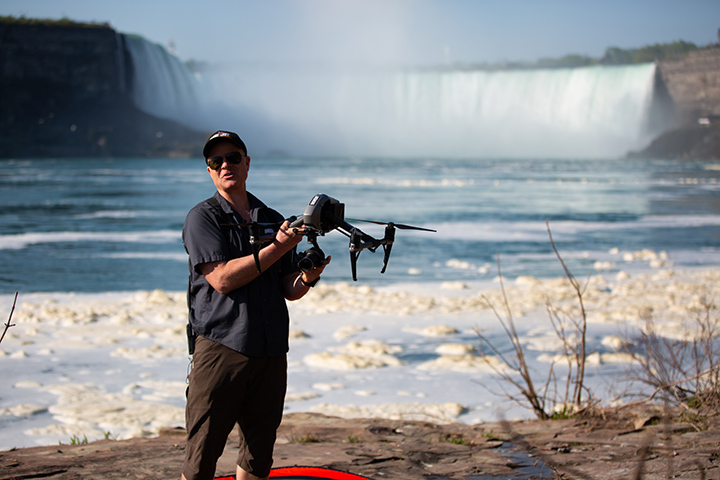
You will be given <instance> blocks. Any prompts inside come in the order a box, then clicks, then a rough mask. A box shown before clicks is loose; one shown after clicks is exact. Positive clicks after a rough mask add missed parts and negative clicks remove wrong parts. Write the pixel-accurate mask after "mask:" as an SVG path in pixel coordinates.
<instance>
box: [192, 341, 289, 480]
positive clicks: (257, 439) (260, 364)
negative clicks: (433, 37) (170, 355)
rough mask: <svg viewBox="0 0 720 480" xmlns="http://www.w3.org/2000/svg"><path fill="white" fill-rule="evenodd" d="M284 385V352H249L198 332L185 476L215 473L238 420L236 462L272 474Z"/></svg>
mask: <svg viewBox="0 0 720 480" xmlns="http://www.w3.org/2000/svg"><path fill="white" fill-rule="evenodd" d="M286 390H287V356H286V355H278V356H272V357H247V356H245V355H243V354H241V353H238V352H236V351H234V350H232V349H230V348H228V347H225V346H224V345H221V344H219V343H217V342H214V341H212V340H208V339H207V338H204V337H198V338H197V340H196V342H195V353H194V355H193V367H192V371H191V372H190V376H189V386H188V391H187V407H186V409H185V422H186V426H187V444H186V447H185V465H184V466H183V474H184V475H185V478H186V479H187V480H205V479H207V480H211V479H212V478H214V476H215V466H216V464H217V460H218V458H220V456H221V455H222V453H223V449H224V448H225V443H226V442H227V438H228V436H229V435H230V432H231V431H232V429H233V427H234V426H235V424H237V425H238V426H239V429H238V431H239V437H240V443H239V447H240V451H239V452H238V457H237V464H238V465H239V466H240V468H242V469H243V470H245V471H247V472H250V473H252V474H253V475H255V476H258V477H266V476H268V475H269V473H270V467H271V466H272V462H273V461H272V456H273V448H274V446H275V439H276V433H277V429H278V427H279V426H280V421H281V420H282V413H283V408H284V402H285V393H286Z"/></svg>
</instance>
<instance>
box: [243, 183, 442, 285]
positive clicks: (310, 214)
mask: <svg viewBox="0 0 720 480" xmlns="http://www.w3.org/2000/svg"><path fill="white" fill-rule="evenodd" d="M288 220H289V221H290V222H291V223H290V228H292V229H293V230H294V231H295V233H303V234H304V235H305V236H306V237H307V239H308V243H309V244H311V245H312V247H311V248H309V249H308V250H306V251H304V252H302V253H301V254H299V255H300V258H299V260H298V267H299V268H300V270H302V271H304V272H308V271H310V270H312V269H313V268H315V267H319V266H321V265H322V264H323V263H324V262H325V254H324V253H323V251H322V250H321V249H320V246H319V245H318V243H317V239H318V237H319V236H324V235H325V234H326V233H329V232H332V231H333V230H337V231H338V232H340V233H342V234H343V235H345V236H346V237H348V238H349V239H350V244H349V250H350V268H351V271H352V278H353V280H354V281H357V260H358V257H359V256H360V253H362V251H363V250H368V251H370V252H373V253H374V252H375V251H377V249H378V248H380V247H382V248H383V252H384V257H383V264H382V269H381V270H380V273H385V269H386V268H387V264H388V260H389V259H390V252H391V251H392V246H393V243H394V242H395V230H396V229H399V230H421V231H425V232H436V230H432V229H429V228H422V227H414V226H412V225H403V224H400V223H394V222H377V221H374V220H353V221H357V222H365V223H374V224H376V225H385V235H384V237H383V238H381V239H377V238H374V237H372V236H370V235H368V234H366V233H365V232H363V231H362V230H360V229H359V228H357V227H355V226H353V225H351V224H350V223H348V222H347V221H346V220H345V204H343V203H340V202H339V201H338V200H336V199H334V198H332V197H329V196H327V195H325V194H322V193H320V194H317V195H315V196H314V197H313V198H312V200H310V203H308V204H307V207H305V211H304V212H303V214H302V216H301V217H290V218H289V219H288ZM350 220H352V219H350ZM247 226H248V227H249V228H250V245H251V246H252V247H253V256H254V257H255V266H256V267H257V269H258V272H259V273H262V271H261V269H260V260H259V252H260V248H261V246H262V245H263V244H264V243H267V242H269V241H272V239H273V238H274V232H272V233H271V230H270V229H265V230H263V231H261V229H262V225H260V224H258V223H252V224H248V225H247Z"/></svg>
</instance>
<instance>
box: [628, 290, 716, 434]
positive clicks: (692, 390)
mask: <svg viewBox="0 0 720 480" xmlns="http://www.w3.org/2000/svg"><path fill="white" fill-rule="evenodd" d="M659 330H660V329H659V326H658V325H657V324H656V323H655V322H654V320H653V319H652V317H651V316H650V315H648V316H647V318H646V319H645V327H644V328H643V329H642V330H641V331H640V333H639V339H638V340H637V341H636V342H635V346H634V347H633V348H632V349H631V350H630V352H629V353H631V354H632V355H633V357H634V358H635V360H636V362H635V364H634V365H635V367H634V369H633V372H632V374H633V376H634V378H635V379H637V380H639V381H640V382H642V383H644V384H646V385H649V386H651V387H654V388H655V391H654V393H653V394H652V395H651V396H650V397H649V398H648V399H646V400H650V399H652V398H653V397H655V396H659V397H660V398H661V399H662V400H664V401H666V402H669V403H670V404H675V405H680V406H681V407H684V408H685V409H686V412H687V414H686V415H685V419H686V420H688V421H690V422H691V423H693V424H696V426H698V427H701V425H702V419H703V418H704V417H705V416H715V415H720V344H718V338H720V315H718V308H717V306H716V305H715V303H714V302H713V301H711V300H709V299H708V298H706V297H701V298H700V301H699V303H698V305H697V306H696V308H695V316H694V318H692V319H690V322H689V325H687V328H686V329H685V331H684V332H683V335H681V336H680V338H670V337H669V336H668V335H663V333H662V332H661V331H659Z"/></svg>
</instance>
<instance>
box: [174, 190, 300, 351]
mask: <svg viewBox="0 0 720 480" xmlns="http://www.w3.org/2000/svg"><path fill="white" fill-rule="evenodd" d="M214 197H215V198H216V199H217V201H218V203H219V204H220V207H221V209H222V210H223V212H224V214H221V213H220V212H218V211H217V210H216V209H215V207H213V206H212V205H210V204H209V203H208V202H207V201H204V202H201V203H199V204H197V205H196V206H195V207H193V208H192V210H190V212H189V213H188V215H187V218H186V219H185V225H184V226H183V232H182V238H183V243H184V244H185V249H186V250H187V252H188V255H189V259H188V266H189V269H190V278H189V284H188V308H189V319H190V324H191V325H192V328H193V330H194V331H195V332H196V333H197V334H198V335H202V336H203V337H206V338H209V339H211V340H213V341H215V342H218V343H221V344H222V345H225V346H226V347H229V348H231V349H233V350H235V351H238V352H240V353H242V354H244V355H247V356H269V355H281V354H285V353H287V351H288V330H289V325H290V319H289V315H288V310H287V304H286V303H285V297H284V295H283V288H282V283H281V281H280V279H281V278H282V277H283V276H285V275H288V274H290V273H294V272H297V271H298V268H297V266H296V263H295V252H294V250H293V251H290V252H288V253H287V254H285V255H283V257H282V258H281V259H280V260H279V261H277V262H275V263H274V264H273V265H272V266H270V267H269V268H268V269H267V270H266V271H264V272H263V273H262V275H260V276H259V277H258V278H256V279H255V280H253V281H252V282H250V283H248V284H247V285H245V286H243V287H240V288H238V289H236V290H233V291H232V292H230V293H228V294H227V295H222V294H220V293H219V292H217V291H216V290H215V289H214V288H213V287H212V286H211V285H210V284H209V283H208V282H207V280H205V277H204V276H203V275H202V274H200V272H199V271H198V266H199V265H201V264H203V263H209V262H218V261H221V262H224V261H228V260H231V259H233V258H239V257H244V256H246V255H252V249H251V245H250V231H249V229H248V227H245V226H238V225H230V224H239V223H244V222H245V220H243V218H242V217H241V216H240V215H239V214H238V213H237V212H236V211H235V210H234V209H233V208H232V207H231V206H230V204H229V203H228V202H227V201H226V200H225V199H224V198H223V197H222V195H220V194H219V193H217V192H216V193H215V196H214ZM248 200H249V201H250V213H251V219H252V221H255V222H259V223H274V224H277V226H275V227H271V226H264V225H261V227H260V228H261V232H264V233H269V234H272V233H273V231H277V229H278V227H279V225H280V224H281V223H282V222H283V220H284V219H283V217H282V216H281V215H280V214H279V213H278V212H276V211H275V210H272V209H270V208H268V207H266V206H265V204H264V203H262V202H261V201H260V200H258V199H257V198H256V197H255V196H253V195H252V194H250V193H248Z"/></svg>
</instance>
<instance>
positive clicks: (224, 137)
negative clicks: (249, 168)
mask: <svg viewBox="0 0 720 480" xmlns="http://www.w3.org/2000/svg"><path fill="white" fill-rule="evenodd" d="M220 142H230V143H232V144H234V145H235V146H236V147H240V148H241V149H242V151H243V153H244V154H245V155H247V147H245V142H243V141H242V139H240V137H239V136H238V134H237V133H235V132H227V131H225V130H218V131H217V132H215V133H213V134H212V135H210V138H208V139H207V142H205V147H204V148H203V156H204V157H205V158H208V154H209V152H210V149H211V148H212V146H213V145H215V144H217V143H220Z"/></svg>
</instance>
